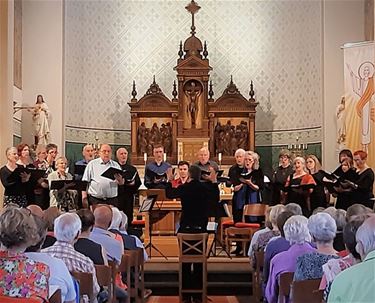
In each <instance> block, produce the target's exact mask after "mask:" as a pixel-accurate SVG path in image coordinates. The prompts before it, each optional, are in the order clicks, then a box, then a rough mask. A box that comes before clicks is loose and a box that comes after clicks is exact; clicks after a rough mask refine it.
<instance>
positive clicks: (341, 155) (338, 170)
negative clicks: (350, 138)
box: [333, 149, 353, 177]
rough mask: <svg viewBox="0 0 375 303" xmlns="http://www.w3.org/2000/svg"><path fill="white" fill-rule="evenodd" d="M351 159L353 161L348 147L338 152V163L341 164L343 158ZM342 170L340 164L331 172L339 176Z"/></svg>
mask: <svg viewBox="0 0 375 303" xmlns="http://www.w3.org/2000/svg"><path fill="white" fill-rule="evenodd" d="M348 159H351V160H352V161H353V154H352V152H351V151H350V150H349V149H343V150H342V151H340V153H339V163H340V164H341V163H342V162H343V161H344V160H348ZM343 173H344V172H343V170H342V167H341V165H340V166H339V167H338V168H336V170H335V171H334V172H333V174H334V175H336V176H338V177H341V176H342V175H343Z"/></svg>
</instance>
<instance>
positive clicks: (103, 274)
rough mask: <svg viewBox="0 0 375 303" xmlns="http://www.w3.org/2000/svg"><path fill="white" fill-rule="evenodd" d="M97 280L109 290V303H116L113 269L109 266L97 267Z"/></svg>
mask: <svg viewBox="0 0 375 303" xmlns="http://www.w3.org/2000/svg"><path fill="white" fill-rule="evenodd" d="M95 271H96V279H97V280H98V284H99V286H101V287H106V288H107V289H108V300H107V302H108V303H112V302H114V301H115V299H114V298H115V296H114V294H115V292H114V288H113V282H112V268H111V267H110V266H108V265H95Z"/></svg>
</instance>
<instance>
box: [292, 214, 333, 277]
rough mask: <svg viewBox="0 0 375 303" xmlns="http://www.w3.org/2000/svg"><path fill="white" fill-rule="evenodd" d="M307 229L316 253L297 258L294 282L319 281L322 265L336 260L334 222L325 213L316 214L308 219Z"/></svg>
mask: <svg viewBox="0 0 375 303" xmlns="http://www.w3.org/2000/svg"><path fill="white" fill-rule="evenodd" d="M308 228H309V231H310V235H311V237H312V240H313V242H314V243H316V246H317V251H316V252H311V253H307V254H305V255H303V256H301V257H299V258H298V260H297V268H296V271H295V273H294V280H295V281H301V280H309V279H320V278H321V277H322V275H323V269H322V266H323V264H325V263H327V261H328V260H329V259H332V258H338V256H337V251H336V250H335V249H334V248H333V239H334V238H335V236H336V230H337V228H336V223H335V220H334V219H333V218H332V217H331V216H330V215H329V214H327V213H318V214H316V215H312V216H311V217H310V218H309V220H308Z"/></svg>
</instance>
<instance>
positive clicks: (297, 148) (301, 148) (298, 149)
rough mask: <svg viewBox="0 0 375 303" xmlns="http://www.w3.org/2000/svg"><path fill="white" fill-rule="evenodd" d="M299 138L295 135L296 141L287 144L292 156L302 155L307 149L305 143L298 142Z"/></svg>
mask: <svg viewBox="0 0 375 303" xmlns="http://www.w3.org/2000/svg"><path fill="white" fill-rule="evenodd" d="M299 139H300V138H299V137H296V143H294V144H293V143H292V144H288V146H287V149H288V150H289V151H290V152H291V154H292V155H293V157H304V156H305V154H306V151H307V149H308V145H307V143H299Z"/></svg>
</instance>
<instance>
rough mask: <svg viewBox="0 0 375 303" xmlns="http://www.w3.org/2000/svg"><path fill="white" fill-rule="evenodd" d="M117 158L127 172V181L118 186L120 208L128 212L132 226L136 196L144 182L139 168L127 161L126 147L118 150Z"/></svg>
mask: <svg viewBox="0 0 375 303" xmlns="http://www.w3.org/2000/svg"><path fill="white" fill-rule="evenodd" d="M116 158H117V162H118V163H119V164H120V166H121V168H122V170H123V171H124V173H125V183H124V185H119V187H118V208H119V209H120V210H122V211H123V212H124V213H125V214H126V216H127V217H128V220H129V226H131V223H132V222H133V208H134V198H135V194H136V193H137V191H138V188H139V187H140V186H141V184H142V182H141V179H140V178H139V174H138V171H137V169H136V168H135V167H134V166H133V165H130V164H128V163H127V162H128V151H127V150H126V148H124V147H120V148H119V149H118V150H117V151H116Z"/></svg>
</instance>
